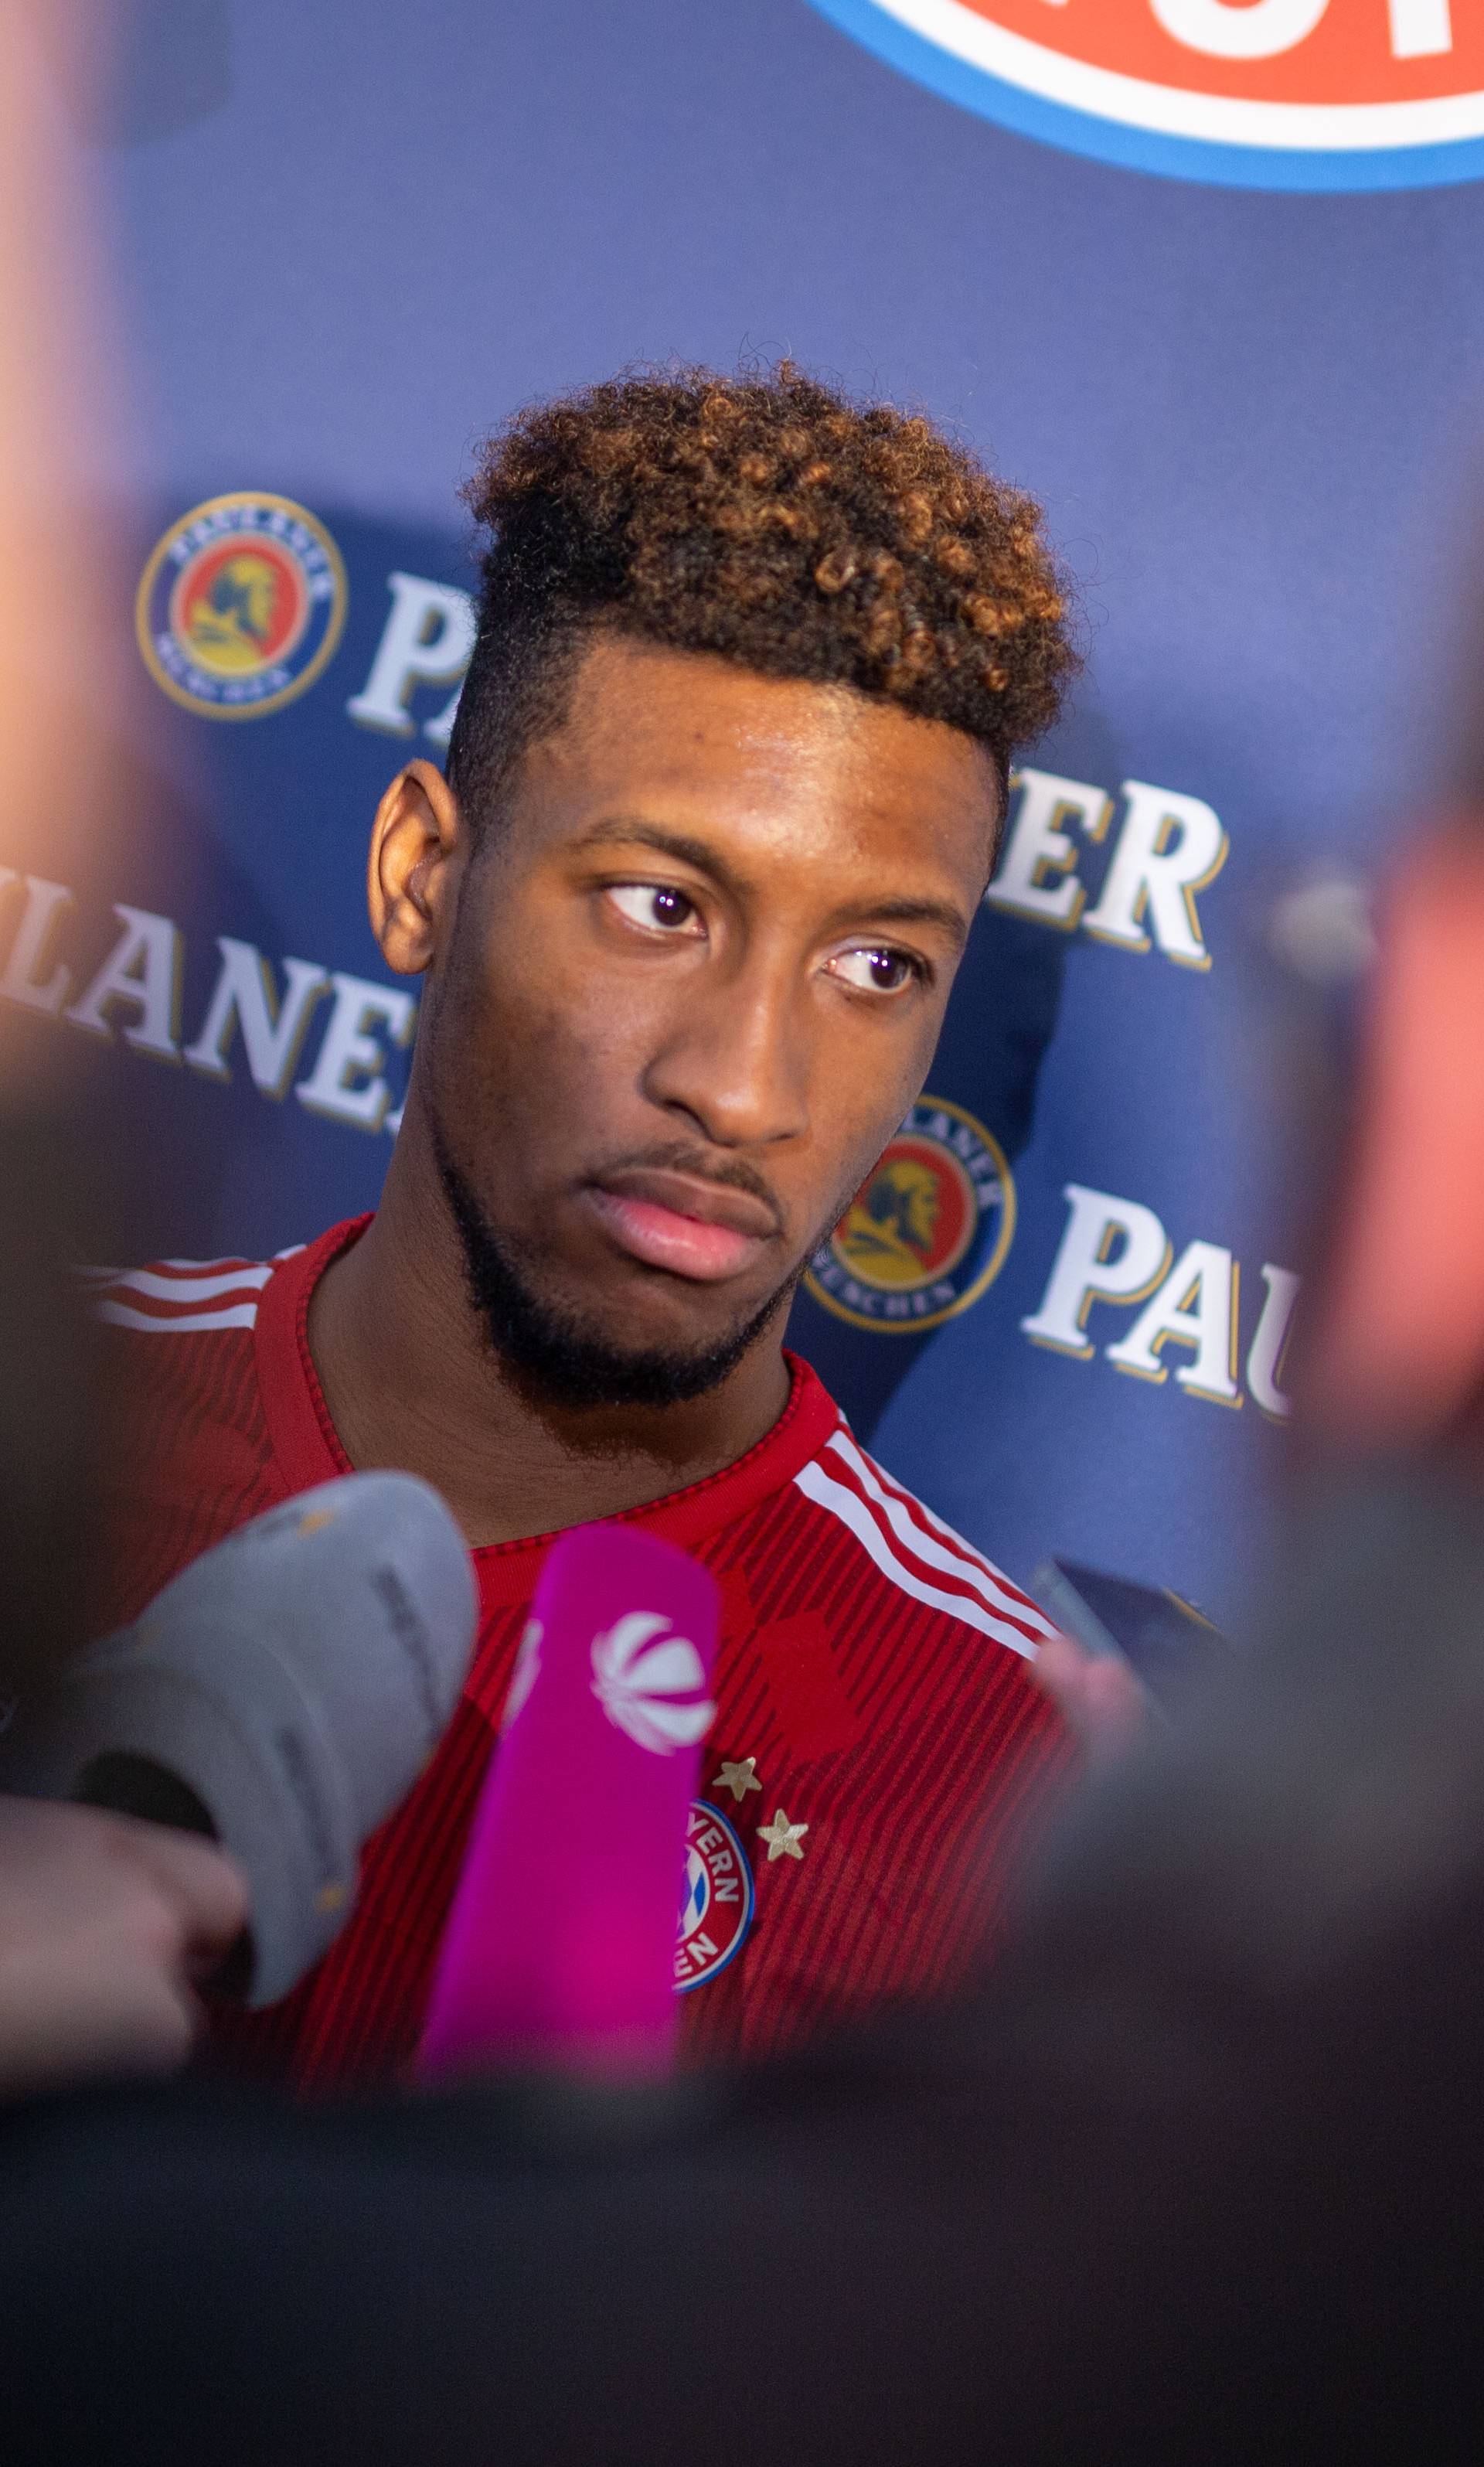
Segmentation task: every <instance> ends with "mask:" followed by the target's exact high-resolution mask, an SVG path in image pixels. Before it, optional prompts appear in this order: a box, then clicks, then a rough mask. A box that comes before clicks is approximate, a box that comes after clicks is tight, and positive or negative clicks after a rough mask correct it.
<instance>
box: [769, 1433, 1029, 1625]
mask: <svg viewBox="0 0 1484 2467" xmlns="http://www.w3.org/2000/svg"><path fill="white" fill-rule="evenodd" d="M789 1489H790V1492H791V1504H790V1510H789V1511H788V1518H787V1521H788V1522H789V1523H791V1524H794V1525H797V1526H798V1527H799V1528H804V1529H805V1530H806V1531H807V1536H808V1542H807V1554H806V1555H800V1554H799V1553H798V1549H797V1546H796V1547H795V1548H794V1549H793V1550H790V1552H789V1556H790V1558H791V1559H792V1561H793V1564H794V1566H795V1568H796V1569H797V1570H798V1573H799V1575H800V1576H801V1577H803V1578H804V1579H805V1581H806V1583H807V1586H808V1590H809V1591H810V1592H811V1594H814V1595H816V1596H818V1595H821V1593H823V1592H826V1591H827V1592H828V1594H829V1595H830V1596H832V1598H833V1600H834V1602H835V1604H836V1605H837V1611H836V1617H835V1618H833V1619H832V1621H831V1624H832V1625H836V1627H837V1633H843V1632H848V1631H849V1630H850V1629H851V1628H852V1627H854V1626H855V1625H856V1624H857V1623H858V1622H860V1621H861V1620H862V1619H863V1618H866V1619H868V1620H869V1621H870V1622H871V1624H872V1626H873V1627H875V1628H876V1629H878V1630H880V1629H881V1628H882V1627H883V1626H884V1625H886V1624H888V1625H889V1632H891V1633H894V1634H897V1635H899V1636H900V1637H901V1639H902V1641H903V1643H904V1644H905V1645H907V1646H908V1647H909V1648H910V1649H911V1650H912V1651H913V1652H919V1651H921V1650H922V1648H923V1647H924V1646H925V1645H926V1644H929V1643H930V1642H932V1643H936V1644H937V1645H939V1646H941V1647H944V1648H946V1649H948V1650H950V1651H951V1652H952V1653H953V1654H954V1655H955V1656H961V1655H962V1654H963V1653H964V1652H966V1651H968V1652H977V1653H978V1654H980V1655H982V1654H983V1651H984V1647H985V1645H986V1644H988V1645H991V1646H1001V1647H1004V1648H1006V1649H1007V1650H1008V1651H1009V1652H1011V1653H1013V1654H1017V1655H1020V1656H1022V1657H1023V1658H1024V1659H1026V1660H1033V1659H1034V1657H1035V1654H1036V1649H1037V1647H1038V1645H1039V1644H1040V1642H1041V1641H1042V1640H1043V1639H1044V1638H1046V1637H1048V1636H1050V1635H1052V1634H1053V1633H1054V1629H1053V1623H1052V1621H1051V1620H1049V1619H1048V1618H1046V1614H1045V1612H1044V1611H1042V1610H1041V1609H1040V1608H1039V1607H1038V1606H1037V1604H1036V1603H1035V1602H1033V1601H1032V1600H1031V1599H1030V1596H1028V1595H1027V1594H1025V1593H1024V1592H1023V1591H1022V1589H1021V1587H1020V1586H1019V1585H1017V1584H1015V1583H1014V1582H1013V1581H1012V1579H1011V1578H1010V1577H1008V1576H1007V1575H1006V1574H1005V1573H1004V1572H1003V1570H1002V1569H1001V1568H997V1567H996V1565H995V1563H994V1561H993V1560H992V1559H989V1558H986V1556H985V1555H984V1553H983V1551H981V1550H977V1549H976V1548H975V1546H974V1544H973V1543H972V1542H968V1541H966V1540H965V1539H964V1537H963V1535H962V1534H961V1533H957V1532H956V1531H955V1529H954V1528H953V1527H952V1526H951V1525H948V1524H946V1523H945V1522H944V1520H943V1518H942V1517H940V1516H938V1515H936V1514H935V1513H934V1512H933V1509H932V1508H931V1507H929V1506H927V1505H925V1503H924V1502H923V1501H922V1500H920V1499H918V1498H916V1497H915V1495H914V1494H913V1493H912V1492H911V1491H910V1490H909V1489H907V1487H906V1486H905V1484H904V1483H902V1482H897V1481H896V1480H895V1479H894V1477H893V1476H892V1475H891V1474H889V1473H888V1471H887V1469H886V1467H885V1466H884V1465H881V1464H878V1463H877V1461H876V1460H875V1459H874V1458H873V1457H870V1456H868V1455H867V1454H866V1450H865V1449H864V1448H863V1447H862V1446H861V1445H860V1443H859V1441H858V1440H857V1439H856V1438H855V1437H854V1435H853V1433H852V1432H851V1431H850V1429H849V1427H848V1425H847V1424H846V1423H845V1422H844V1421H843V1419H840V1420H838V1421H837V1423H836V1426H835V1428H834V1429H833V1430H832V1431H831V1432H830V1433H829V1435H828V1436H827V1437H825V1439H824V1440H823V1442H822V1444H821V1446H820V1447H819V1448H818V1449H817V1450H816V1452H815V1453H814V1454H813V1455H812V1456H810V1457H809V1458H808V1460H806V1462H804V1463H803V1464H802V1465H800V1466H799V1468H798V1471H797V1473H796V1474H795V1475H794V1478H793V1481H792V1483H791V1484H790V1485H789ZM998 1658H999V1657H998V1656H994V1655H991V1656H990V1659H992V1660H993V1659H998Z"/></svg>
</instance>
